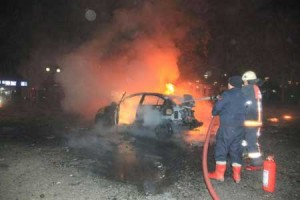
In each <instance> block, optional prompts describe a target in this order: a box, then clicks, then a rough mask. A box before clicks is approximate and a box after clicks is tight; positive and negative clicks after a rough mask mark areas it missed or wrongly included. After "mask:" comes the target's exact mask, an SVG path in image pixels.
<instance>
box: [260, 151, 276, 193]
mask: <svg viewBox="0 0 300 200" xmlns="http://www.w3.org/2000/svg"><path fill="white" fill-rule="evenodd" d="M275 184H276V163H275V161H274V156H268V157H267V159H266V160H265V161H264V171H263V190H264V191H266V192H274V190H275Z"/></svg>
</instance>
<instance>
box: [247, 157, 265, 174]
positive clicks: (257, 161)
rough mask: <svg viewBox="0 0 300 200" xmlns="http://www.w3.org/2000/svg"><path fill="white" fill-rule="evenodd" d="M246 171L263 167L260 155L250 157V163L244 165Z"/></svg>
mask: <svg viewBox="0 0 300 200" xmlns="http://www.w3.org/2000/svg"><path fill="white" fill-rule="evenodd" d="M245 169H246V170H248V171H258V170H262V169H263V160H262V158H261V157H258V158H252V159H251V161H250V164H249V165H247V166H246V167H245Z"/></svg>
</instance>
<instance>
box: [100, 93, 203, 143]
mask: <svg viewBox="0 0 300 200" xmlns="http://www.w3.org/2000/svg"><path fill="white" fill-rule="evenodd" d="M193 107H195V101H194V99H193V97H192V96H191V95H188V94H186V95H183V96H182V97H179V96H172V95H165V94H161V93H136V94H131V95H128V96H126V95H125V94H123V97H122V98H121V100H120V102H119V103H115V102H113V103H111V104H110V105H108V106H105V107H102V108H100V109H99V110H98V112H97V114H96V117H95V122H96V123H97V124H98V123H100V124H101V125H103V126H106V127H110V126H114V125H118V126H119V125H122V126H126V127H137V128H144V129H148V130H153V131H154V132H155V135H156V136H157V137H158V138H159V139H166V138H170V137H171V136H172V135H173V134H174V133H177V132H179V131H182V130H192V129H194V128H197V127H200V126H202V124H203V123H202V122H200V121H198V120H197V119H196V118H195V116H194V110H193Z"/></svg>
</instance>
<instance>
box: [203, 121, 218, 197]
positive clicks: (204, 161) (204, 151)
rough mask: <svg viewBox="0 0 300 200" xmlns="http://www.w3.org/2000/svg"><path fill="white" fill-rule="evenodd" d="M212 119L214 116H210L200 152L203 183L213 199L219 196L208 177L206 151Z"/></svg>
mask: <svg viewBox="0 0 300 200" xmlns="http://www.w3.org/2000/svg"><path fill="white" fill-rule="evenodd" d="M214 121H215V117H212V119H211V121H210V124H209V127H208V129H207V133H206V139H205V143H204V147H203V153H202V170H203V176H204V180H205V184H206V187H207V189H208V191H209V194H210V196H211V197H212V199H214V200H219V199H220V198H219V196H218V194H217V193H216V191H215V190H214V188H213V186H212V184H211V182H210V179H209V178H208V170H207V153H208V144H209V139H210V134H211V129H212V127H213V125H214Z"/></svg>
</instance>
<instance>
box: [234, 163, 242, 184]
mask: <svg viewBox="0 0 300 200" xmlns="http://www.w3.org/2000/svg"><path fill="white" fill-rule="evenodd" d="M241 170H242V166H241V165H240V166H238V165H232V178H233V180H234V182H236V183H239V182H240V181H241Z"/></svg>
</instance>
